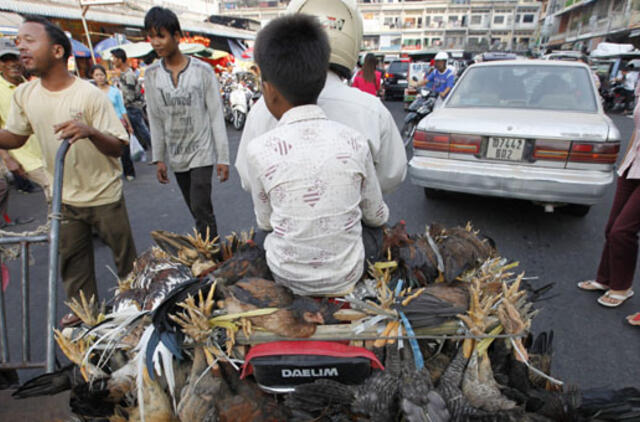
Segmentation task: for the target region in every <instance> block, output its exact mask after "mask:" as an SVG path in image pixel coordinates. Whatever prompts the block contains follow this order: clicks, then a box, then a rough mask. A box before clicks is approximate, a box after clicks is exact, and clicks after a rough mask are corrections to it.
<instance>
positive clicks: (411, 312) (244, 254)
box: [14, 223, 640, 421]
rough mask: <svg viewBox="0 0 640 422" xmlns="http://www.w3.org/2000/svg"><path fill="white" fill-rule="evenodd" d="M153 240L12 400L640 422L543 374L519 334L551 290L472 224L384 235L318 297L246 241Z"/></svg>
mask: <svg viewBox="0 0 640 422" xmlns="http://www.w3.org/2000/svg"><path fill="white" fill-rule="evenodd" d="M152 236H153V238H154V239H155V241H156V243H157V245H158V247H154V248H153V249H151V250H149V251H147V252H146V253H144V254H143V255H142V256H140V257H139V259H138V260H137V261H136V264H135V267H134V271H133V272H132V273H131V274H130V276H129V277H128V278H127V279H126V280H122V281H120V283H119V286H118V289H117V292H116V295H115V297H114V298H113V300H112V301H111V302H110V303H108V304H106V305H105V304H103V305H100V306H99V305H98V304H97V303H95V302H94V301H93V300H87V299H86V298H84V297H81V299H80V300H79V301H78V300H74V301H73V302H72V303H69V306H70V307H71V308H72V310H73V311H74V312H75V313H76V314H77V315H78V316H79V317H80V319H81V320H82V321H83V324H82V325H81V326H80V327H76V328H73V329H66V330H64V331H63V332H56V338H57V341H58V345H59V346H60V348H61V350H62V351H63V352H64V354H65V355H66V357H67V358H68V359H69V360H70V361H71V364H70V365H68V366H66V367H65V368H62V369H61V370H60V371H58V372H56V373H53V374H46V375H42V376H40V377H37V378H35V379H33V380H30V381H28V382H27V383H25V384H24V385H23V386H22V387H21V388H20V389H19V390H17V391H16V392H15V393H14V396H15V397H32V396H37V395H42V394H56V393H58V392H61V391H64V390H67V389H71V390H72V392H71V399H70V407H71V409H72V411H73V412H74V413H75V414H77V415H78V416H79V417H81V418H83V420H92V419H93V418H97V419H100V420H104V419H108V420H110V421H140V420H146V421H263V420H264V421H267V420H269V421H277V420H300V421H304V420H314V421H324V420H326V421H350V420H358V421H365V420H371V421H396V420H406V421H464V420H482V421H502V420H505V421H528V420H530V421H547V420H567V421H571V420H576V421H578V420H623V419H624V418H626V419H624V420H631V419H629V418H630V417H631V418H633V417H636V418H638V417H639V415H640V411H639V410H640V409H639V408H638V403H639V400H638V397H640V393H639V392H638V391H637V390H634V389H625V390H620V391H604V390H597V391H595V390H594V391H578V390H576V389H570V388H567V387H566V386H563V384H562V382H560V381H558V380H556V379H554V378H553V377H551V376H550V374H549V372H550V366H551V346H552V340H553V333H552V332H549V333H542V334H540V335H538V337H537V338H536V339H535V341H532V336H531V334H530V332H529V330H530V326H531V319H532V318H533V316H534V315H535V313H536V311H535V310H534V309H533V305H532V304H533V302H535V301H536V300H538V299H539V298H540V297H541V296H542V295H544V294H545V293H546V292H547V290H548V289H549V287H550V285H546V286H542V287H540V286H538V287H537V288H535V289H534V288H533V286H532V284H531V281H530V280H529V279H527V278H526V277H524V274H523V273H518V272H517V271H518V270H517V269H516V267H517V266H518V264H517V263H516V262H511V261H508V260H507V259H505V258H502V257H500V256H499V255H498V253H497V250H496V249H495V245H494V244H493V242H492V241H491V240H490V239H487V238H484V237H483V236H481V235H480V234H479V233H478V232H476V231H474V230H473V229H472V227H471V226H470V225H467V227H454V228H445V227H442V226H438V225H435V224H434V225H432V226H431V227H427V229H426V231H425V233H423V234H419V235H409V234H407V232H406V230H405V226H404V223H399V224H397V225H396V226H394V227H391V228H387V229H385V230H384V236H383V239H382V241H381V242H380V244H381V247H380V253H379V259H378V260H377V261H376V262H371V263H370V266H369V272H368V274H366V275H365V276H364V277H363V279H362V280H361V281H360V282H359V283H358V284H357V285H356V287H355V289H354V291H353V292H352V293H351V294H349V295H348V296H346V297H342V298H332V299H322V300H320V299H314V298H310V297H303V296H298V295H295V294H293V293H292V292H291V291H290V290H289V289H287V288H286V287H283V286H281V285H278V284H276V283H275V282H274V281H272V277H271V274H270V271H269V268H268V267H267V264H266V259H265V254H264V251H263V250H262V249H261V248H260V247H258V246H256V245H255V244H254V243H253V242H252V240H251V238H252V234H251V233H249V234H243V235H240V236H238V235H235V234H234V235H232V236H229V237H227V238H226V239H223V240H222V241H218V239H214V240H211V241H208V240H205V239H202V238H201V237H199V236H198V235H196V236H180V235H176V234H172V233H168V232H154V233H152ZM107 309H108V313H107V312H106V310H107ZM272 393H278V394H272ZM616 418H620V419H616Z"/></svg>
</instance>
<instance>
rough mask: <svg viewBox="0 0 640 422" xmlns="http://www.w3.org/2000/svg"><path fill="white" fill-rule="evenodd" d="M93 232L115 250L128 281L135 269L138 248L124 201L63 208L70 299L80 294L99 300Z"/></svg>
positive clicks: (63, 268) (63, 262) (64, 274)
mask: <svg viewBox="0 0 640 422" xmlns="http://www.w3.org/2000/svg"><path fill="white" fill-rule="evenodd" d="M92 228H93V229H95V230H96V232H97V234H98V236H100V238H101V239H102V240H103V241H104V243H106V244H107V246H109V248H111V251H112V252H113V258H114V261H115V263H116V268H117V270H118V277H120V278H121V279H124V278H125V277H126V276H127V275H128V274H129V273H130V272H131V270H132V269H133V261H134V260H135V259H136V246H135V244H134V243H133V235H132V234H131V226H130V225H129V216H128V215H127V207H126V205H125V202H124V197H123V198H120V200H119V201H116V202H114V203H112V204H107V205H99V206H95V207H73V206H71V205H66V204H63V205H62V224H61V225H60V272H61V274H62V283H63V284H64V290H65V292H66V294H67V299H71V298H72V297H76V298H79V296H80V291H81V290H82V291H83V292H84V295H85V297H86V298H87V299H89V298H91V296H95V298H96V300H97V299H98V287H97V285H96V274H95V270H94V256H93V236H92Z"/></svg>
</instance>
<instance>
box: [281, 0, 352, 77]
mask: <svg viewBox="0 0 640 422" xmlns="http://www.w3.org/2000/svg"><path fill="white" fill-rule="evenodd" d="M287 13H291V14H293V13H305V14H307V15H313V16H316V17H317V18H318V19H319V20H320V23H322V25H323V26H324V27H325V29H326V30H327V35H328V36H329V44H330V45H331V56H330V57H329V63H331V64H336V65H339V66H343V67H345V68H346V69H347V70H348V71H349V72H351V71H352V70H353V68H355V66H356V62H357V61H358V53H359V52H360V45H361V44H362V15H361V14H360V12H359V11H358V8H357V6H356V2H355V0H291V2H290V3H289V6H288V7H287Z"/></svg>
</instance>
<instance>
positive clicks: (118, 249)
mask: <svg viewBox="0 0 640 422" xmlns="http://www.w3.org/2000/svg"><path fill="white" fill-rule="evenodd" d="M327 3H332V6H333V11H334V12H333V13H334V14H336V15H337V17H338V18H339V19H340V20H341V22H343V24H342V25H341V26H340V28H337V27H333V26H331V25H329V26H324V27H323V26H322V24H321V23H320V20H319V19H317V17H321V16H323V15H324V14H325V8H326V7H327ZM144 28H145V31H146V32H147V34H148V36H149V38H150V42H151V45H152V47H153V49H154V51H155V53H156V54H157V56H158V60H157V61H156V62H155V63H153V64H151V65H150V66H148V67H147V68H146V71H145V90H144V96H143V95H142V93H141V89H140V85H139V79H138V78H137V77H136V75H135V74H134V73H133V71H132V69H131V68H130V67H129V66H128V65H127V57H126V54H125V52H124V51H122V50H114V51H113V53H112V56H113V58H112V60H113V64H114V66H115V67H116V69H117V71H116V73H117V75H116V76H117V77H116V78H113V82H114V85H116V86H117V88H116V86H111V85H110V84H109V83H108V81H107V72H106V70H105V68H104V67H102V66H100V65H96V66H94V67H93V68H92V69H91V76H92V78H93V79H94V81H95V85H94V84H92V83H90V82H88V81H86V80H83V79H80V78H78V77H75V76H73V75H71V74H70V73H69V72H68V70H67V59H68V58H69V56H70V55H71V45H70V42H69V39H68V38H67V36H66V35H65V34H64V32H63V31H62V30H61V29H60V28H59V27H57V26H56V25H54V24H52V23H50V22H49V21H48V20H46V19H44V18H40V17H26V18H25V21H24V23H23V24H22V26H21V27H20V30H19V33H18V36H17V38H16V42H15V45H14V44H12V43H11V44H10V43H8V42H4V43H3V44H2V46H0V61H1V62H2V76H3V77H2V78H0V79H1V80H0V117H1V118H2V122H1V123H2V126H3V129H2V130H0V148H2V150H3V152H2V154H3V158H4V161H5V162H6V164H7V166H8V167H9V169H10V170H12V171H16V172H18V173H20V174H22V175H23V176H25V177H27V178H29V179H30V180H33V181H34V182H35V183H38V184H40V185H41V186H43V188H44V189H45V190H46V192H49V191H50V181H51V180H52V175H53V171H54V158H55V155H56V152H57V149H58V146H59V141H60V140H62V139H68V140H69V141H70V143H71V144H72V145H71V147H70V150H69V153H68V156H67V162H68V163H70V165H69V166H68V167H67V169H66V170H65V175H64V190H63V198H62V199H63V210H62V214H63V215H62V218H63V224H62V228H61V244H60V260H61V273H62V280H63V284H64V287H65V292H66V295H67V298H68V299H71V298H77V297H78V296H79V294H80V292H81V291H82V292H83V293H84V294H85V296H87V297H91V296H95V297H97V284H96V279H95V272H94V268H93V266H94V256H93V246H92V241H93V240H92V236H93V234H92V233H94V232H95V233H97V235H98V236H99V237H100V238H101V239H102V240H103V241H104V242H105V243H106V244H107V245H108V246H109V247H110V248H111V250H112V252H113V256H114V260H115V263H116V266H117V273H118V276H119V277H121V278H122V277H125V276H126V275H127V274H128V273H129V272H130V271H131V269H132V266H133V262H134V260H135V258H136V247H135V242H134V239H133V235H132V231H131V227H130V224H129V219H128V214H127V207H126V204H125V199H124V196H123V181H122V179H123V178H122V175H123V168H124V175H125V177H126V178H133V177H135V169H134V168H133V165H132V163H131V158H130V156H129V155H130V152H129V139H130V135H131V134H135V137H136V138H137V139H138V140H139V142H140V143H141V145H142V146H143V148H145V149H147V150H150V152H151V156H152V162H153V163H154V164H155V165H156V177H157V180H158V182H160V183H161V184H167V183H169V180H170V179H169V171H172V172H173V173H174V175H175V178H176V180H177V184H178V186H179V188H180V191H181V193H182V195H183V197H184V200H185V202H186V204H187V206H188V208H189V210H190V212H191V214H192V216H193V218H194V220H195V225H196V228H197V231H198V233H199V234H200V235H201V236H202V237H203V238H207V237H208V238H214V237H215V236H217V234H218V229H217V224H216V219H215V215H214V210H213V205H212V199H211V194H212V191H211V189H212V178H213V175H214V172H215V174H216V176H217V177H218V179H219V180H220V181H221V182H224V181H225V180H227V179H228V177H229V171H230V169H229V166H230V163H229V146H228V140H227V133H226V128H225V122H224V117H223V114H224V111H223V108H224V106H223V104H222V100H221V96H220V88H219V85H218V82H217V78H216V76H215V74H214V70H213V69H212V67H211V66H210V65H208V64H207V63H204V62H202V61H199V60H197V59H194V58H191V57H188V56H185V55H183V54H182V53H181V52H180V49H179V43H180V39H181V37H182V31H181V27H180V22H179V20H178V18H177V16H176V15H175V13H173V12H172V11H171V10H169V9H166V8H163V7H153V8H151V9H150V10H149V11H148V12H147V14H146V16H145V19H144ZM362 32H363V29H362V19H361V18H360V15H359V12H358V11H357V9H356V8H355V6H353V5H351V4H350V3H349V2H345V1H343V0H329V1H326V2H313V1H305V0H297V1H292V2H291V3H290V4H289V6H288V14H286V15H285V16H283V17H280V18H277V19H274V20H273V21H271V22H270V23H269V24H268V25H267V26H266V27H264V28H263V29H262V30H261V31H260V32H259V33H258V35H257V38H256V41H255V46H254V56H255V60H256V63H257V65H258V68H259V71H258V68H256V73H258V74H259V75H260V77H261V85H262V86H261V90H262V94H263V95H262V97H261V98H260V99H259V100H258V101H257V102H256V104H255V105H254V106H253V108H252V109H251V111H250V112H249V114H248V116H247V120H246V124H245V128H244V131H243V133H242V138H241V141H240V145H239V147H238V153H237V157H236V161H235V169H236V171H237V173H238V175H239V176H240V180H241V183H242V188H243V189H244V190H246V191H247V192H248V193H249V194H250V195H251V198H252V201H253V205H254V212H255V217H256V224H257V226H258V228H259V229H260V230H261V231H260V232H259V233H258V236H257V239H256V241H257V242H258V243H260V244H262V245H263V246H264V248H265V251H266V258H267V263H268V265H269V268H270V270H271V272H272V273H273V275H274V278H275V280H276V281H277V282H278V283H281V284H284V285H286V286H288V287H289V288H291V290H292V291H294V292H295V293H299V294H304V295H311V296H340V295H344V294H347V293H349V292H350V291H351V290H352V289H353V287H354V285H355V283H356V282H357V281H358V280H359V279H360V278H361V276H362V274H363V272H364V270H365V262H366V259H367V258H368V257H370V255H371V253H372V252H371V251H373V250H377V245H378V244H379V242H380V239H381V237H382V233H381V226H383V225H384V224H385V223H386V222H387V219H388V217H389V209H388V206H387V204H386V203H385V200H384V197H383V194H386V193H389V192H392V191H393V190H394V189H395V188H397V187H398V185H400V184H401V183H402V182H403V180H404V179H405V176H406V171H407V155H406V151H405V148H404V145H403V142H402V138H401V136H400V133H399V131H398V128H397V126H396V124H395V122H394V120H393V117H392V116H391V113H390V112H389V110H388V109H387V108H386V107H385V106H384V104H383V103H382V102H381V101H380V100H379V99H378V98H376V97H375V95H376V94H377V93H378V92H379V91H380V74H379V72H377V71H376V69H375V57H373V59H371V58H370V57H369V56H367V57H366V58H365V60H364V66H363V69H362V70H361V71H360V72H358V73H357V74H356V76H355V79H354V82H353V86H354V87H357V88H359V89H354V87H350V86H349V85H348V84H345V83H344V81H345V80H349V79H351V76H352V69H354V68H355V65H356V61H357V58H358V53H359V48H360V41H361V39H362ZM18 56H19V57H18ZM14 62H15V63H17V64H12V63H14ZM22 66H24V69H22ZM24 71H26V72H28V74H30V75H34V76H35V78H34V79H33V80H30V81H26V80H24V79H23V74H24ZM426 81H427V83H430V84H431V85H432V87H433V89H434V90H435V92H437V93H438V94H439V96H440V97H441V98H444V97H446V95H447V94H448V93H449V91H450V90H451V88H452V86H453V75H452V73H451V71H450V70H449V69H447V67H446V57H444V56H439V57H438V56H437V57H436V60H435V69H434V70H433V72H431V73H430V74H429V75H428V77H427V78H426ZM372 94H373V95H372ZM143 104H146V107H147V113H148V123H149V125H148V126H147V124H146V121H145V118H144V114H143ZM636 110H637V109H636ZM635 139H636V137H634V139H633V140H632V142H631V144H632V148H631V150H632V151H635V150H636V149H637V145H638V143H637V142H635ZM639 142H640V141H639ZM4 150H6V151H8V152H6V151H4ZM635 156H636V155H635V153H633V152H632V154H631V155H629V156H628V157H627V159H626V160H625V166H623V170H622V173H621V175H620V176H621V177H620V181H619V186H618V193H617V195H616V202H615V203H614V210H613V211H612V217H611V220H610V223H609V225H608V228H607V245H606V246H605V252H604V253H603V263H602V264H601V271H600V272H599V277H598V280H594V281H590V282H587V283H586V284H584V283H583V284H581V287H582V288H586V289H589V290H592V289H605V290H608V293H606V294H605V296H604V297H603V298H601V300H600V303H601V304H603V305H605V306H617V304H619V303H622V302H623V301H624V300H625V299H626V298H628V297H630V296H631V295H632V294H633V292H632V291H631V290H630V287H629V286H630V283H631V280H632V276H633V265H631V261H633V262H634V263H635V257H636V255H637V238H632V237H630V236H629V234H630V233H631V232H633V234H634V235H635V233H637V231H638V230H639V229H640V225H638V224H637V217H636V216H637V212H635V208H632V206H631V205H628V204H629V203H630V200H629V198H633V195H635V193H636V191H637V187H638V186H639V185H638V184H637V183H636V181H637V179H635V178H636V177H638V176H637V174H636V173H637V172H638V169H637V168H636V167H637V164H636V160H635ZM121 159H122V163H121ZM639 162H640V161H639ZM43 176H44V177H43ZM627 179H633V180H627ZM1 188H2V186H0V194H1V193H2V189H1ZM633 203H634V204H636V203H637V201H635V202H633ZM0 206H2V202H0ZM0 211H1V210H0ZM629 221H633V222H632V223H630V222H629ZM620 227H622V228H623V229H620V230H618V228H620ZM619 234H620V236H622V237H617V236H618V235H619ZM634 244H635V248H636V249H633V247H632V246H633V245H634ZM620 248H622V249H624V250H625V251H626V252H624V254H622V253H620V252H615V251H619V250H622V249H620ZM608 256H610V257H611V258H610V259H608V258H607V257H608ZM622 261H624V263H625V265H627V267H626V270H625V271H623V272H622V273H620V271H622V270H621V268H620V267H621V265H622ZM625 288H626V289H627V290H625ZM609 289H610V290H609ZM625 292H626V293H625ZM638 319H640V317H638V316H637V315H635V316H631V317H630V319H629V321H630V322H631V323H634V322H638ZM76 322H78V320H77V317H76V316H75V315H73V314H71V313H70V314H67V315H65V316H64V318H63V319H62V321H61V324H62V325H70V324H74V323H76Z"/></svg>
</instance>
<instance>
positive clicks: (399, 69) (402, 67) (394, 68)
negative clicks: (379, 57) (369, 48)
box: [387, 62, 409, 73]
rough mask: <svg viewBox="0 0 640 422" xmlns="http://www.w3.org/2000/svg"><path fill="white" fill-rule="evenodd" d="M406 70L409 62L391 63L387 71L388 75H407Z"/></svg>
mask: <svg viewBox="0 0 640 422" xmlns="http://www.w3.org/2000/svg"><path fill="white" fill-rule="evenodd" d="M408 70H409V62H391V64H390V65H389V69H388V70H387V71H388V72H389V73H407V71H408Z"/></svg>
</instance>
